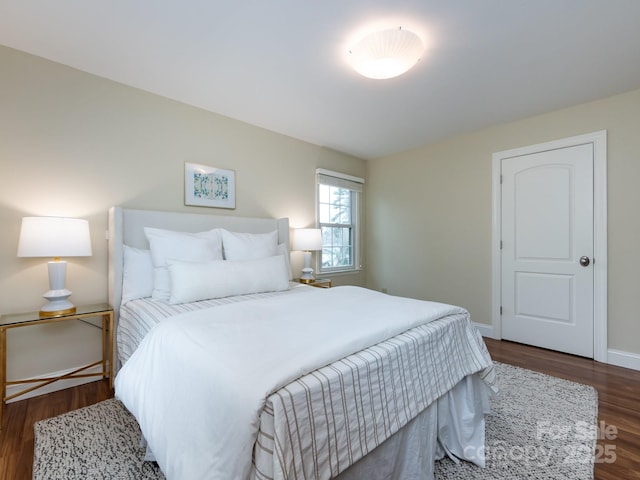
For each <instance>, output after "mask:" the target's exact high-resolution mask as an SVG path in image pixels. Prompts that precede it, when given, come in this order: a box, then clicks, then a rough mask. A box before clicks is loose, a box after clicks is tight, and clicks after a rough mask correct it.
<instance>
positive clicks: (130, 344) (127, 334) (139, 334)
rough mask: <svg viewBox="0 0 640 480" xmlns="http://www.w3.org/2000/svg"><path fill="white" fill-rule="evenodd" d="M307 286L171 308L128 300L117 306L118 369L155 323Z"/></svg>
mask: <svg viewBox="0 0 640 480" xmlns="http://www.w3.org/2000/svg"><path fill="white" fill-rule="evenodd" d="M307 288H313V287H309V286H307V285H302V284H300V283H297V282H290V283H289V290H286V291H284V292H265V293H254V294H251V295H239V296H235V297H226V298H215V299H211V300H203V301H200V302H193V303H183V304H177V305H171V304H169V303H167V302H163V301H160V300H154V299H152V298H150V297H149V298H141V299H137V300H132V301H130V302H127V303H125V304H123V305H121V306H120V319H119V322H118V331H117V334H116V336H117V339H116V342H117V347H118V348H117V351H118V360H119V362H120V366H122V364H124V362H126V361H127V360H128V359H129V357H130V356H131V354H132V353H133V352H134V351H135V350H136V348H138V345H140V342H141V341H142V339H143V338H144V337H145V335H146V334H147V333H148V332H149V330H151V329H152V328H153V327H154V326H156V325H157V324H158V323H160V322H162V321H163V320H166V319H167V318H171V317H174V316H176V315H180V314H183V313H186V312H193V311H196V310H203V309H206V308H212V307H216V306H220V305H227V304H230V303H238V302H246V301H250V300H255V299H259V298H268V297H273V296H279V295H288V294H292V293H293V294H295V293H299V292H301V291H303V290H305V289H307Z"/></svg>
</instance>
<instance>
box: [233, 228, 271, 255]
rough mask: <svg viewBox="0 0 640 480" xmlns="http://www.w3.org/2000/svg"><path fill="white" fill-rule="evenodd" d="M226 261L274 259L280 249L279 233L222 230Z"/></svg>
mask: <svg viewBox="0 0 640 480" xmlns="http://www.w3.org/2000/svg"><path fill="white" fill-rule="evenodd" d="M222 245H223V247H224V258H225V260H255V259H258V258H265V257H273V256H274V255H276V250H277V248H278V231H277V230H274V231H273V232H269V233H238V232H229V231H228V230H222Z"/></svg>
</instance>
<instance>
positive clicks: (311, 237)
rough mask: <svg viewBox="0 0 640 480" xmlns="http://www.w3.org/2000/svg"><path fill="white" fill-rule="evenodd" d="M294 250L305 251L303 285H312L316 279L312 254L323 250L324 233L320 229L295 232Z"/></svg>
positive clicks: (303, 229)
mask: <svg viewBox="0 0 640 480" xmlns="http://www.w3.org/2000/svg"><path fill="white" fill-rule="evenodd" d="M293 249H294V250H302V251H304V268H303V269H302V275H300V282H301V283H312V282H314V281H315V280H316V279H315V277H314V276H313V268H312V267H311V252H312V251H314V250H322V233H321V231H320V229H319V228H298V229H296V230H294V231H293Z"/></svg>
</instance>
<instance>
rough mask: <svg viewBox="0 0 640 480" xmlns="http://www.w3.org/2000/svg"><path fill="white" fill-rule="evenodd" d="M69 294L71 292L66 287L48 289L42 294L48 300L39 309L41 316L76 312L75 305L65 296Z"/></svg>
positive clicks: (55, 315)
mask: <svg viewBox="0 0 640 480" xmlns="http://www.w3.org/2000/svg"><path fill="white" fill-rule="evenodd" d="M70 295H71V292H70V291H69V290H67V289H66V288H61V289H57V290H49V291H48V292H47V293H45V294H44V295H42V296H43V297H44V298H46V299H47V300H49V301H48V302H47V303H46V304H45V305H43V306H42V308H41V309H40V312H39V314H40V316H41V317H57V316H60V315H68V314H70V313H75V312H76V306H75V305H74V304H73V303H71V302H70V301H69V300H67V298H69V296H70Z"/></svg>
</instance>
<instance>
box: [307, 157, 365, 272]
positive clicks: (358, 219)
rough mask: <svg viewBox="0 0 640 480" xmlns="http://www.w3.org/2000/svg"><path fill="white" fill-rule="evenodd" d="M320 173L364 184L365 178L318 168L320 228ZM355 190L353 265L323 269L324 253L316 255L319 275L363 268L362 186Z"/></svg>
mask: <svg viewBox="0 0 640 480" xmlns="http://www.w3.org/2000/svg"><path fill="white" fill-rule="evenodd" d="M320 175H323V176H327V177H333V178H336V179H339V180H345V181H347V182H353V183H357V184H360V185H362V186H364V178H361V177H355V176H353V175H348V174H346V173H341V172H336V171H334V170H326V169H324V168H316V226H317V227H318V228H319V227H320V202H319V190H318V189H319V185H320V181H319V180H320ZM354 192H355V193H356V194H357V198H356V200H355V202H354V203H355V214H354V217H355V218H354V225H355V227H354V230H355V238H354V241H353V246H354V250H355V251H354V258H353V267H350V268H341V267H334V268H330V269H327V270H323V269H322V261H321V260H322V254H320V255H316V272H318V274H319V275H323V276H331V275H339V274H348V273H354V272H359V271H360V270H362V253H361V252H362V244H361V238H362V237H361V233H360V230H361V229H362V216H361V212H362V208H361V202H362V194H363V192H362V187H361V188H360V190H354ZM352 207H353V205H352Z"/></svg>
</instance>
